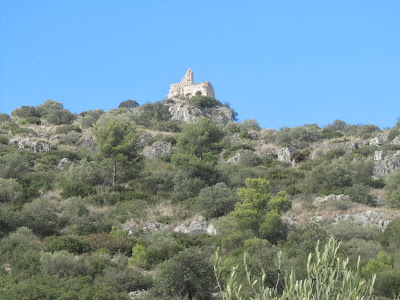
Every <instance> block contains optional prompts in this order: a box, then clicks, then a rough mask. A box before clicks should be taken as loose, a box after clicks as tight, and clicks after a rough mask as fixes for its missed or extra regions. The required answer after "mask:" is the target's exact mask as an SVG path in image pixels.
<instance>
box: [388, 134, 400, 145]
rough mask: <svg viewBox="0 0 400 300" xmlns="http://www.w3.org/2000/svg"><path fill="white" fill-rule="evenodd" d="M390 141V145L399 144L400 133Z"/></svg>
mask: <svg viewBox="0 0 400 300" xmlns="http://www.w3.org/2000/svg"><path fill="white" fill-rule="evenodd" d="M390 143H391V144H392V145H400V135H398V136H396V137H395V138H394V139H393V140H392V141H391V142H390Z"/></svg>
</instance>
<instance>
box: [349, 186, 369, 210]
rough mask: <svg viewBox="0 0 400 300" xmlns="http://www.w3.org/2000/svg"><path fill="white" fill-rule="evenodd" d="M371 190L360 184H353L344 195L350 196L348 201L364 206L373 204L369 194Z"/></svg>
mask: <svg viewBox="0 0 400 300" xmlns="http://www.w3.org/2000/svg"><path fill="white" fill-rule="evenodd" d="M370 190H371V188H370V187H369V186H367V185H364V184H362V183H360V184H354V185H353V186H352V187H350V188H348V189H346V192H345V193H346V194H347V195H349V196H350V200H351V201H353V202H357V203H362V204H366V205H373V204H374V202H375V201H374V200H375V199H374V197H373V196H372V195H371V194H370V193H369V192H370Z"/></svg>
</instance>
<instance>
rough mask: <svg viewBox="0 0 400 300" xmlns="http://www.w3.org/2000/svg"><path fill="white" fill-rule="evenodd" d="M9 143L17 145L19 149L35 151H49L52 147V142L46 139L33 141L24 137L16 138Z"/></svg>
mask: <svg viewBox="0 0 400 300" xmlns="http://www.w3.org/2000/svg"><path fill="white" fill-rule="evenodd" d="M8 144H9V145H17V146H18V148H19V149H25V150H28V151H32V152H35V153H43V152H47V151H49V150H50V149H51V145H50V143H48V142H46V141H37V142H35V141H32V140H29V139H24V138H15V139H11V140H9V141H8Z"/></svg>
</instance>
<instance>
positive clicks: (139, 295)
mask: <svg viewBox="0 0 400 300" xmlns="http://www.w3.org/2000/svg"><path fill="white" fill-rule="evenodd" d="M149 295H150V292H149V291H146V290H137V291H133V292H129V294H128V296H129V298H131V299H135V300H144V299H148V297H149Z"/></svg>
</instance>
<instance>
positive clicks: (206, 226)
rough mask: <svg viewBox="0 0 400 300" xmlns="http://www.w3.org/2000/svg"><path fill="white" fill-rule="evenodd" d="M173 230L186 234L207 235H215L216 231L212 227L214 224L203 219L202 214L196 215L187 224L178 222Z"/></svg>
mask: <svg viewBox="0 0 400 300" xmlns="http://www.w3.org/2000/svg"><path fill="white" fill-rule="evenodd" d="M173 231H174V232H182V233H186V234H192V235H195V234H201V233H207V234H208V235H215V234H217V231H216V230H215V228H214V225H212V224H211V223H208V222H207V221H205V220H204V219H203V217H202V216H200V217H198V218H197V219H196V220H194V221H193V222H191V223H190V224H189V225H187V224H180V225H178V226H176V227H175V228H174V229H173Z"/></svg>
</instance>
